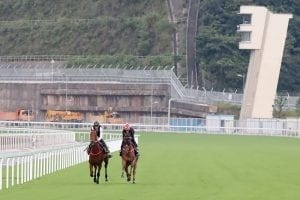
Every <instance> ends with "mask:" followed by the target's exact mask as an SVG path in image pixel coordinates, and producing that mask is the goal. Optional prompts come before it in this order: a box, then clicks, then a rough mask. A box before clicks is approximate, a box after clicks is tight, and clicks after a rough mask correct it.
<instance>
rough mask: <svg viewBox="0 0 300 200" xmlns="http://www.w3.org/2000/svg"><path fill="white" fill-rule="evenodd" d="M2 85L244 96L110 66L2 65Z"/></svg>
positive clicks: (225, 98) (160, 73)
mask: <svg viewBox="0 0 300 200" xmlns="http://www.w3.org/2000/svg"><path fill="white" fill-rule="evenodd" d="M145 68H146V67H145ZM0 69H1V74H0V81H1V82H20V81H27V82H66V81H68V82H70V83H71V82H91V81H92V82H110V83H129V82H132V83H149V84H150V83H151V84H157V83H164V84H169V85H170V87H171V98H180V99H182V101H187V102H189V101H195V102H199V103H203V104H217V103H230V104H236V105H241V103H242V98H243V94H241V93H236V92H218V91H212V90H210V91H209V90H206V89H205V88H199V87H197V88H186V87H184V86H183V85H182V83H181V82H180V80H179V79H178V77H177V76H176V75H175V73H174V72H173V70H172V69H170V67H162V68H159V69H158V70H156V69H151V68H150V69H148V68H147V69H142V68H141V69H127V68H112V67H111V68H109V67H106V66H84V67H82V66H79V67H78V66H76V67H75V66H74V67H71V68H68V67H66V66H62V65H59V64H57V65H53V64H51V63H50V62H49V63H48V64H44V65H42V66H41V64H37V65H31V66H23V65H20V64H0ZM298 99H299V97H293V96H286V104H285V105H284V107H285V108H287V109H295V108H296V104H297V101H298Z"/></svg>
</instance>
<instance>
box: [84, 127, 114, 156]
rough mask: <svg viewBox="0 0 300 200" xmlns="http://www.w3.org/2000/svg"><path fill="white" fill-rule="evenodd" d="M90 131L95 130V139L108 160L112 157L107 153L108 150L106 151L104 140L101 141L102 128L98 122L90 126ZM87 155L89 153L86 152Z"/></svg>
mask: <svg viewBox="0 0 300 200" xmlns="http://www.w3.org/2000/svg"><path fill="white" fill-rule="evenodd" d="M91 130H96V132H97V139H98V141H99V143H100V145H101V146H102V147H103V149H104V151H105V153H106V154H107V156H108V157H109V158H110V157H112V155H111V154H110V152H109V149H108V147H107V145H106V144H105V142H104V140H103V139H102V135H103V128H102V126H101V125H100V124H99V122H98V121H95V122H94V125H93V126H92V128H91ZM89 150H90V148H89ZM88 153H89V151H88Z"/></svg>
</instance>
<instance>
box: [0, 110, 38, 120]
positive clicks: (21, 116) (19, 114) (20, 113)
mask: <svg viewBox="0 0 300 200" xmlns="http://www.w3.org/2000/svg"><path fill="white" fill-rule="evenodd" d="M34 118H35V117H34V112H33V111H32V110H26V109H19V110H17V111H16V112H2V111H0V121H34Z"/></svg>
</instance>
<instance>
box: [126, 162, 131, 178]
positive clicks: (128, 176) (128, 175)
mask: <svg viewBox="0 0 300 200" xmlns="http://www.w3.org/2000/svg"><path fill="white" fill-rule="evenodd" d="M128 167H129V165H128V164H127V165H126V167H125V171H126V175H127V182H129V181H130V180H131V173H129V171H128ZM130 171H131V169H130Z"/></svg>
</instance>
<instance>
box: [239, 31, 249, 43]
mask: <svg viewBox="0 0 300 200" xmlns="http://www.w3.org/2000/svg"><path fill="white" fill-rule="evenodd" d="M250 41H251V32H241V42H250Z"/></svg>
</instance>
